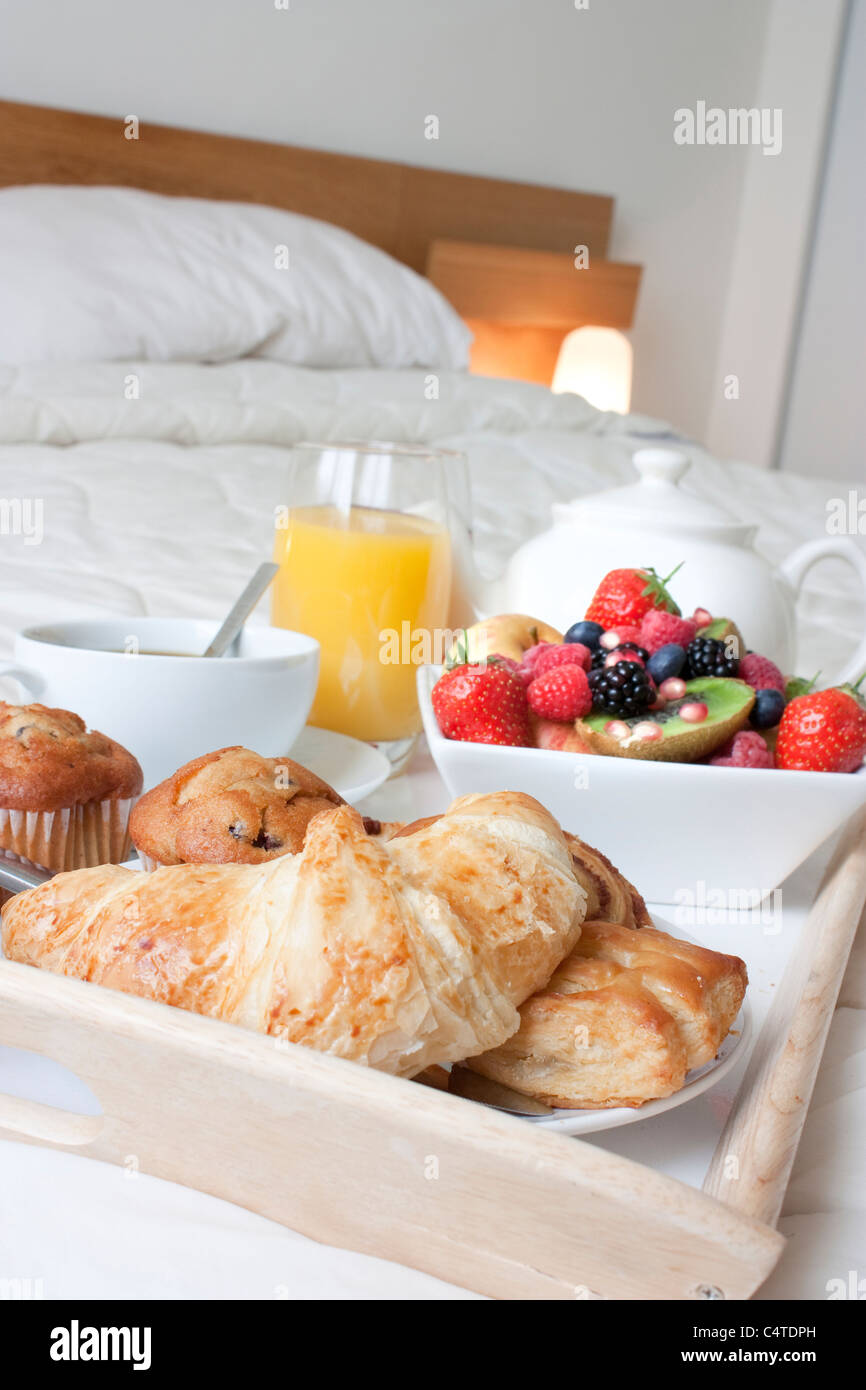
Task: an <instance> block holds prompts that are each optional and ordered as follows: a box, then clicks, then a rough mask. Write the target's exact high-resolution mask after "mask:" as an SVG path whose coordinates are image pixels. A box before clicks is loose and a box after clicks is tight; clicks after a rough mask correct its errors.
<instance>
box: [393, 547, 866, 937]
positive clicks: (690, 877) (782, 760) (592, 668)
mask: <svg viewBox="0 0 866 1390" xmlns="http://www.w3.org/2000/svg"><path fill="white" fill-rule="evenodd" d="M743 627H744V628H745V629H746V631H747V623H746V622H745V621H744V623H743ZM418 691H419V698H420V702H421V710H422V715H423V719H424V728H425V732H426V734H427V739H428V742H429V744H430V748H431V751H432V754H433V757H434V759H435V762H436V765H437V767H438V769H439V771H440V773H441V775H442V777H443V780H444V781H445V783H446V785H447V787H448V790H449V791H450V792H451V794H452V795H454V796H459V795H462V794H464V793H467V792H476V791H477V792H485V791H494V790H501V789H502V788H507V789H508V790H512V791H523V792H528V793H529V794H531V795H532V796H535V797H537V798H538V799H539V800H540V801H542V802H543V803H544V804H545V805H546V806H548V807H549V808H550V810H551V811H552V812H553V814H554V815H555V816H556V817H557V818H558V819H559V821H560V822H561V823H562V825H563V826H564V827H565V828H566V829H568V830H571V831H574V832H576V833H577V834H579V835H581V836H583V837H585V838H586V839H588V840H590V841H591V842H596V843H601V844H604V845H605V848H606V849H608V847H609V850H610V853H611V857H612V858H613V859H614V862H615V863H616V864H617V867H618V868H619V869H620V870H621V871H622V872H623V873H624V874H626V875H627V876H628V877H629V878H631V879H633V880H634V881H635V882H638V883H640V884H641V887H642V891H644V892H645V894H646V896H647V897H648V898H650V899H651V900H652V901H655V902H665V903H676V904H682V905H683V906H684V907H694V906H698V907H700V906H703V907H704V908H705V909H706V910H708V911H709V910H712V909H713V908H718V909H725V908H728V907H753V908H754V910H755V914H756V918H758V919H759V920H764V921H766V920H767V911H766V908H764V909H761V907H760V903H761V901H762V900H763V899H765V898H766V896H767V895H768V894H769V893H771V892H772V890H773V889H775V888H776V887H778V885H779V884H780V883H781V882H782V881H783V879H784V878H786V877H787V875H788V874H789V873H791V872H792V870H794V869H795V868H796V867H797V866H798V864H800V863H801V862H802V861H803V860H804V859H805V858H806V857H807V856H808V855H809V854H810V853H811V852H812V851H813V850H814V849H817V847H818V846H819V845H820V844H821V843H822V842H823V841H824V840H825V839H826V838H827V837H828V836H829V835H830V834H832V833H833V831H834V830H836V829H837V828H838V827H839V826H840V825H842V824H843V822H844V821H845V820H846V819H847V818H848V816H849V815H851V814H852V812H854V811H855V810H856V809H857V808H858V807H859V806H861V805H863V804H864V803H866V769H864V766H863V759H864V755H866V709H864V706H863V703H862V701H861V699H860V697H859V695H858V693H857V691H856V689H854V688H852V687H849V686H846V687H840V688H835V689H829V690H815V689H813V688H812V687H811V686H810V684H809V683H807V682H805V681H801V680H798V679H797V678H793V677H788V676H786V675H785V674H784V673H782V672H781V671H779V670H778V669H777V668H776V667H775V666H774V665H773V663H772V662H770V661H769V660H767V659H766V658H764V657H763V656H761V655H760V654H759V653H755V652H750V651H748V649H747V648H746V646H745V642H744V638H743V635H742V633H741V631H740V629H739V627H738V625H737V624H736V622H735V621H734V620H733V619H728V618H726V617H719V616H713V615H712V614H710V613H709V612H707V611H706V610H704V609H698V610H696V612H695V613H694V614H692V615H691V616H689V617H685V616H683V615H682V614H681V613H680V612H679V610H678V609H677V608H676V604H675V601H674V599H673V598H672V597H671V594H670V592H669V591H668V589H667V588H666V587H665V584H664V583H663V582H662V581H661V580H659V579H658V578H657V577H656V576H655V575H654V573H653V572H652V571H646V570H616V571H613V572H612V573H611V574H610V575H607V576H605V578H604V579H603V580H602V583H601V584H600V585H599V588H598V590H597V591H596V595H595V597H594V598H593V601H592V603H591V605H590V607H589V609H588V610H587V616H586V617H585V618H583V619H581V620H579V621H578V622H576V623H574V624H573V626H572V627H571V628H569V630H568V631H567V632H566V633H565V634H561V633H559V632H557V631H556V630H555V629H553V628H551V627H549V626H548V625H547V624H545V623H543V622H540V621H538V620H536V619H533V618H530V617H528V616H525V615H521V614H503V615H500V616H499V617H494V618H490V619H488V620H486V621H485V622H483V623H478V624H476V625H475V626H474V627H472V628H469V629H467V631H466V632H465V634H462V635H461V637H460V639H459V640H458V642H457V643H456V644H455V647H454V648H453V649H452V651H451V652H450V653H449V656H448V661H447V663H446V668H442V667H435V666H425V667H422V668H421V669H420V670H419V673H418ZM780 774H781V775H780Z"/></svg>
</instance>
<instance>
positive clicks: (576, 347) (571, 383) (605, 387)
mask: <svg viewBox="0 0 866 1390" xmlns="http://www.w3.org/2000/svg"><path fill="white" fill-rule="evenodd" d="M631 365H632V350H631V343H630V342H629V340H628V338H626V337H625V335H624V334H622V333H620V332H618V331H617V329H615V328H575V330H574V332H573V333H569V334H568V336H567V337H566V338H565V339H564V341H563V344H562V347H561V348H560V350H559V358H558V359H557V363H556V371H555V372H554V373H553V384H552V387H551V389H552V390H553V391H575V392H576V393H577V394H578V395H579V396H583V397H585V399H586V400H588V401H589V403H590V405H594V406H596V408H597V409H598V410H617V411H619V413H620V414H621V415H627V414H628V410H629V406H630V404H631Z"/></svg>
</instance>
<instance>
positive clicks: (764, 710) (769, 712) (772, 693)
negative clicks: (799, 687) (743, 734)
mask: <svg viewBox="0 0 866 1390" xmlns="http://www.w3.org/2000/svg"><path fill="white" fill-rule="evenodd" d="M784 712H785V697H784V695H783V694H782V692H781V690H759V691H757V693H756V695H755V703H754V704H753V705H752V714H751V718H750V720H749V723H750V724H751V725H752V728H753V729H774V728H775V727H776V725H777V724H778V722H779V720H780V719H781V718H782V715H783V714H784Z"/></svg>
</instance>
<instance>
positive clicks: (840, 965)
mask: <svg viewBox="0 0 866 1390" xmlns="http://www.w3.org/2000/svg"><path fill="white" fill-rule="evenodd" d="M864 903H866V810H862V811H860V812H858V813H857V815H856V816H855V817H854V818H853V819H852V820H851V822H850V823H849V825H848V827H847V829H846V830H845V831H844V832H843V834H842V837H841V839H840V841H839V844H838V845H837V847H836V850H835V853H834V854H833V857H832V859H831V861H830V864H829V865H828V868H827V871H826V873H825V875H824V878H823V881H822V883H821V887H820V889H819V891H818V896H817V897H816V899H815V902H814V904H813V906H812V910H811V912H810V913H809V916H808V918H807V919H806V921H805V923H804V924H803V928H802V934H801V936H800V940H799V942H798V945H797V948H796V951H795V953H794V955H793V957H792V959H791V960H790V962H789V964H788V968H787V970H786V971H785V975H784V977H783V979H782V982H781V984H780V986H779V989H778V992H777V994H776V997H775V999H774V1001H773V1005H772V1008H771V1009H770V1012H769V1015H768V1017H767V1021H766V1022H765V1024H764V1027H763V1028H762V1030H761V1032H760V1034H759V1036H758V1040H757V1042H756V1043H755V1048H754V1051H753V1052H752V1056H751V1058H750V1060H749V1065H748V1067H747V1068H746V1073H745V1076H744V1078H743V1082H742V1085H741V1087H740V1090H739V1094H738V1096H737V1101H736V1104H735V1106H734V1109H733V1110H732V1111H731V1114H730V1116H729V1118H728V1122H727V1124H726V1126H725V1128H724V1130H723V1132H722V1136H721V1138H720V1140H719V1142H718V1145H717V1147H716V1151H715V1153H714V1154H713V1158H712V1162H711V1163H710V1166H709V1169H708V1170H707V1177H706V1180H705V1182H704V1192H705V1193H707V1195H708V1196H711V1197H716V1198H718V1199H719V1200H720V1201H722V1202H724V1203H725V1204H726V1205H727V1206H729V1207H733V1208H734V1209H735V1210H736V1211H739V1212H742V1213H743V1214H744V1215H747V1216H752V1217H754V1218H755V1219H756V1220H758V1221H762V1222H764V1223H766V1224H767V1225H768V1226H775V1225H776V1223H777V1222H778V1219H779V1214H780V1212H781V1210H782V1202H783V1201H784V1197H785V1190H786V1188H787V1186H788V1179H789V1177H790V1174H791V1169H792V1167H793V1164H794V1158H795V1157H796V1153H797V1147H798V1145H799V1143H800V1136H801V1134H802V1131H803V1125H804V1123H805V1120H806V1114H807V1111H808V1109H809V1102H810V1100H811V1098H812V1091H813V1089H814V1086H815V1078H816V1076H817V1074H818V1067H819V1066H820V1063H821V1057H822V1055H823V1052H824V1044H825V1043H826V1041H827V1034H828V1032H829V1029H830V1023H831V1020H832V1018H833V1011H834V1009H835V1007H836V1000H837V998H838V995H839V990H840V988H841V985H842V978H843V976H844V974H845V967H846V965H847V962H848V956H849V954H850V951H851V946H852V944H853V941H854V937H855V936H856V934H857V927H858V924H859V922H860V919H861V914H862V913H863V907H864Z"/></svg>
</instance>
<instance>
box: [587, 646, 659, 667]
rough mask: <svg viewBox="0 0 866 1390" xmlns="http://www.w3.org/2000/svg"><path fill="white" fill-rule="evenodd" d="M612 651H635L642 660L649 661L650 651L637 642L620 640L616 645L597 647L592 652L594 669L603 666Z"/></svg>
mask: <svg viewBox="0 0 866 1390" xmlns="http://www.w3.org/2000/svg"><path fill="white" fill-rule="evenodd" d="M612 652H635V653H636V654H637V656H639V657H640V659H641V661H649V652H648V651H647V650H646V648H645V647H639V646H638V644H637V642H620V643H619V645H618V646H616V647H609V648H608V647H597V648H596V650H595V651H594V652H593V654H592V670H596V669H597V668H598V667H599V666H603V665H604V663H605V662H606V661H607V658H608V657H609V656H610V655H611V653H612Z"/></svg>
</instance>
